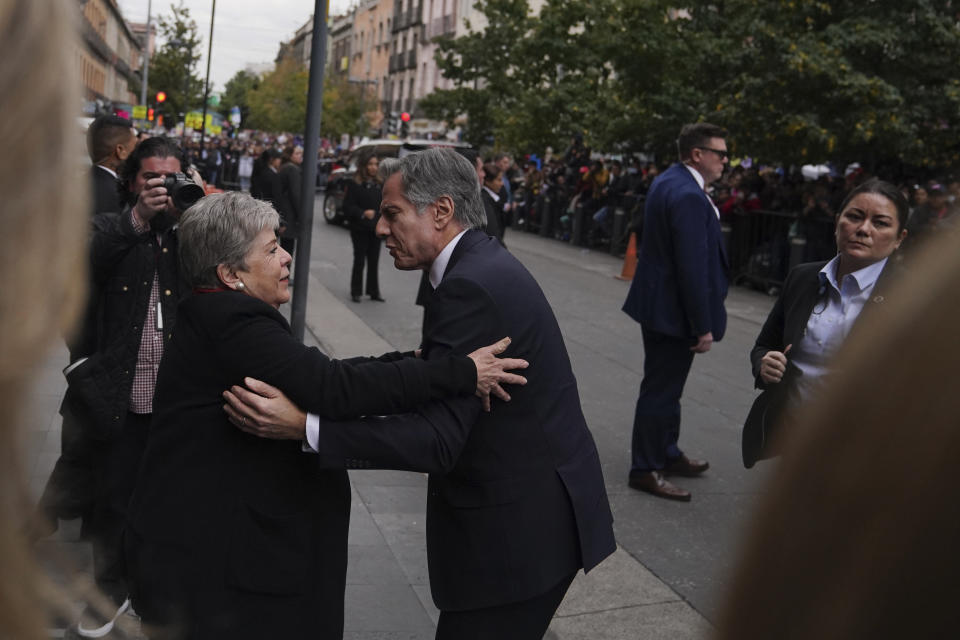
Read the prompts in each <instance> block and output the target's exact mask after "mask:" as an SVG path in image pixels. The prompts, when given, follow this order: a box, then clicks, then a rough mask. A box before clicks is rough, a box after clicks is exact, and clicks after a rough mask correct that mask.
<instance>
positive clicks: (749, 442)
mask: <svg viewBox="0 0 960 640" xmlns="http://www.w3.org/2000/svg"><path fill="white" fill-rule="evenodd" d="M826 264H827V263H826V262H807V263H804V264H800V265H797V266H796V267H794V268H793V269H791V270H790V273H789V274H788V275H787V279H786V281H785V282H784V284H783V289H782V290H781V292H780V296H779V297H778V298H777V301H776V303H774V305H773V309H771V310H770V314H769V315H768V316H767V319H766V321H765V322H764V323H763V328H762V329H760V335H758V336H757V341H756V343H755V344H754V345H753V349H751V350H750V364H751V368H752V371H753V377H754V385H755V386H756V388H758V389H763V390H764V392H763V393H762V394H761V395H760V396H758V397H757V398H756V399H755V400H754V404H753V406H752V407H751V410H750V413H749V415H748V416H747V419H746V422H745V423H744V426H743V438H742V443H741V444H742V453H743V461H744V466H746V467H747V468H750V467H752V466H753V464H754V463H755V462H756V461H757V460H762V459H764V458H767V457H770V456H771V455H775V453H776V452H775V451H773V450H771V449H770V448H769V447H770V443H771V441H772V438H773V435H774V432H775V431H776V429H777V428H778V426H780V425H781V424H782V423H783V419H784V412H786V411H787V410H788V407H789V403H790V401H791V399H792V397H793V394H794V389H795V387H796V379H797V376H799V375H800V370H799V369H797V367H796V365H794V364H793V363H792V361H791V360H790V356H789V354H788V355H787V371H786V374H785V375H784V377H783V379H782V380H781V381H780V382H778V383H776V384H767V383H765V382H764V381H763V379H762V378H761V377H760V364H761V362H762V360H763V356H765V355H766V354H767V352H769V351H783V350H784V349H786V348H787V345H791V344H792V345H794V346H796V345H798V344H799V342H800V341H801V340H802V339H803V336H804V334H805V333H806V330H807V322H808V321H809V319H810V314H811V313H813V310H814V308H815V307H816V305H817V304H818V303H819V302H821V301H824V295H825V290H824V288H823V285H821V284H820V277H819V275H818V274H819V273H820V270H821V269H823V267H824V266H825V265H826ZM899 275H900V268H899V266H898V265H897V264H896V263H895V262H894V261H893V259H892V258H891V259H890V260H889V261H888V262H887V265H886V266H885V267H884V269H883V273H881V274H880V277H879V278H878V279H877V283H876V285H875V286H874V288H873V292H872V294H871V296H870V300H869V301H868V302H866V303H865V304H864V307H863V309H862V310H861V312H860V315H859V316H858V317H857V319H856V324H855V326H854V330H856V327H858V326H860V324H861V322H862V321H863V318H864V317H867V316H870V315H872V314H874V313H877V312H878V311H879V310H880V309H882V308H883V306H884V304H885V303H886V299H887V298H886V292H887V291H888V290H889V288H890V283H891V282H892V281H894V280H896V279H897V278H898V277H899Z"/></svg>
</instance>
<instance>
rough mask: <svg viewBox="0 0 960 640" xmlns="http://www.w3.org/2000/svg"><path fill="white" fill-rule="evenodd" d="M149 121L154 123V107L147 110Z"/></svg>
mask: <svg viewBox="0 0 960 640" xmlns="http://www.w3.org/2000/svg"><path fill="white" fill-rule="evenodd" d="M147 120H149V121H150V122H153V107H150V108H149V109H147Z"/></svg>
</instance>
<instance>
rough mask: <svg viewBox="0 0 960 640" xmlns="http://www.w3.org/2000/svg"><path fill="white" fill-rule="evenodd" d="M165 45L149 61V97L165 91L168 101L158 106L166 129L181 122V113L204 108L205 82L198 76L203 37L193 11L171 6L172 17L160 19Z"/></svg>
mask: <svg viewBox="0 0 960 640" xmlns="http://www.w3.org/2000/svg"><path fill="white" fill-rule="evenodd" d="M158 24H159V31H160V40H161V41H162V42H163V44H162V45H161V46H160V49H159V50H158V51H157V52H156V53H155V54H154V56H153V58H152V59H151V60H150V87H149V89H150V92H149V93H150V94H151V95H152V94H153V93H156V92H157V91H163V92H165V93H166V94H167V100H166V102H164V103H163V104H160V105H157V111H158V113H160V114H162V115H163V118H164V120H165V122H166V124H167V126H171V125H173V124H174V123H175V122H180V121H182V114H184V113H185V112H186V111H188V110H190V109H199V108H202V107H203V104H202V102H203V81H202V80H201V79H200V76H199V75H198V74H197V67H198V64H199V62H200V53H201V47H200V36H199V33H198V30H197V23H196V22H195V21H194V20H193V19H192V18H191V17H190V10H189V9H188V8H187V7H185V6H184V5H183V2H182V1H181V3H180V4H179V5H173V4H171V5H170V15H169V16H161V17H160V18H159V20H158Z"/></svg>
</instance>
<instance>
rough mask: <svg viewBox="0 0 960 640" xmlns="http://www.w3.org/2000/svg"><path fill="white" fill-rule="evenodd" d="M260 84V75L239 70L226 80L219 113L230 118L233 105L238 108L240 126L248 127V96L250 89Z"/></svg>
mask: <svg viewBox="0 0 960 640" xmlns="http://www.w3.org/2000/svg"><path fill="white" fill-rule="evenodd" d="M259 86H260V76H258V75H257V74H255V73H250V72H249V71H245V70H240V71H237V72H236V73H235V74H233V77H232V78H230V79H229V80H227V85H226V87H224V91H223V96H222V97H221V98H220V115H222V116H223V117H224V118H227V119H229V118H230V110H231V109H232V108H233V107H239V108H240V127H241V128H248V120H249V119H250V103H249V101H248V96H249V94H250V92H251V91H253V90H254V89H256V88H257V87H259Z"/></svg>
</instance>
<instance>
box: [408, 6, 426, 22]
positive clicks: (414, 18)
mask: <svg viewBox="0 0 960 640" xmlns="http://www.w3.org/2000/svg"><path fill="white" fill-rule="evenodd" d="M422 8H423V5H420V4H418V5H417V6H415V7H410V8H409V9H407V25H408V26H411V27H412V26H415V25H418V24H420V14H421V9H422Z"/></svg>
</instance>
